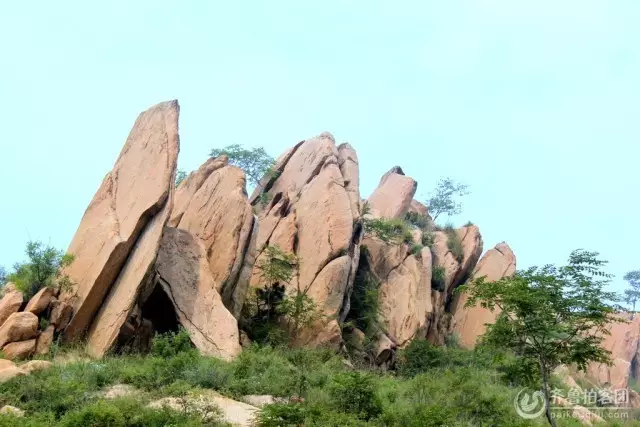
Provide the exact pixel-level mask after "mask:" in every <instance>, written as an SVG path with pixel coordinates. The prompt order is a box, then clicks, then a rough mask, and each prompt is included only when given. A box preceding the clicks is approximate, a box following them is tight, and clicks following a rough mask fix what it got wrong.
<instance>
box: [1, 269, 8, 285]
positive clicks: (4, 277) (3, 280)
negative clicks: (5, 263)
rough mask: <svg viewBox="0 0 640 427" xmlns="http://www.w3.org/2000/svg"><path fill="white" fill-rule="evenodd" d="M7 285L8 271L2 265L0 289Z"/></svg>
mask: <svg viewBox="0 0 640 427" xmlns="http://www.w3.org/2000/svg"><path fill="white" fill-rule="evenodd" d="M6 283H7V270H5V269H4V267H2V266H1V265H0V288H2V287H3V286H4V285H5V284H6Z"/></svg>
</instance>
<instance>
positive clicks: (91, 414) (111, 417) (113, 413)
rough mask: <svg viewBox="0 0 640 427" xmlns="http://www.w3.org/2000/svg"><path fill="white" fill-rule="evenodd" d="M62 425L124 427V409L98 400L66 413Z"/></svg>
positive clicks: (62, 426)
mask: <svg viewBox="0 0 640 427" xmlns="http://www.w3.org/2000/svg"><path fill="white" fill-rule="evenodd" d="M60 426H61V427H86V426H100V427H124V426H125V419H124V415H122V411H120V409H118V407H116V406H115V405H113V404H112V403H108V402H96V403H92V404H90V405H87V406H85V407H84V408H82V409H79V410H77V411H74V412H70V413H69V414H67V415H65V416H64V417H63V418H62V420H61V421H60Z"/></svg>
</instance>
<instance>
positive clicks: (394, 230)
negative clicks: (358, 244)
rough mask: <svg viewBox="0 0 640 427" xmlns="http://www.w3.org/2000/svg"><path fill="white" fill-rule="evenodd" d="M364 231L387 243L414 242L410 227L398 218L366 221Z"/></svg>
mask: <svg viewBox="0 0 640 427" xmlns="http://www.w3.org/2000/svg"><path fill="white" fill-rule="evenodd" d="M364 231H365V233H366V234H369V235H373V236H376V237H377V238H378V239H380V240H382V241H383V242H385V243H396V244H399V243H412V242H413V234H412V233H411V230H410V228H409V226H408V225H407V223H406V222H405V221H404V220H402V219H398V218H373V219H364Z"/></svg>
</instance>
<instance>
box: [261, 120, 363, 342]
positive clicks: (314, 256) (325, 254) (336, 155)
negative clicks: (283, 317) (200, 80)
mask: <svg viewBox="0 0 640 427" xmlns="http://www.w3.org/2000/svg"><path fill="white" fill-rule="evenodd" d="M275 170H276V173H275V174H271V175H269V176H267V177H265V178H264V179H263V180H262V181H261V183H260V184H259V185H258V187H257V189H256V191H255V192H254V194H253V195H252V197H251V199H250V200H251V203H252V205H253V206H254V207H255V209H256V211H258V212H259V221H260V228H259V233H258V236H257V239H256V248H257V253H258V257H257V262H258V263H259V262H260V261H261V259H264V255H263V251H264V249H265V247H266V246H267V245H278V246H280V248H281V249H282V250H283V251H285V252H291V253H293V254H295V255H296V257H297V258H298V259H299V260H300V266H299V269H298V271H297V274H296V277H295V278H294V279H293V281H292V283H290V284H289V285H288V292H296V290H300V291H301V292H305V293H306V294H307V295H308V296H309V297H311V298H312V299H313V300H314V301H315V303H316V304H317V306H318V308H319V309H320V310H321V311H322V313H323V314H324V315H325V316H326V320H324V321H322V322H321V324H320V323H319V324H317V325H314V326H313V327H311V328H309V329H308V330H306V331H304V332H303V333H302V334H301V336H300V337H299V340H298V341H299V344H304V345H335V346H337V345H338V344H339V342H340V339H341V334H340V325H339V322H340V316H341V309H342V308H343V306H344V305H345V298H348V294H349V289H350V288H351V285H352V283H353V278H354V275H355V269H356V266H357V264H358V258H359V243H360V239H361V234H362V228H361V226H360V225H359V220H360V210H359V201H360V197H359V194H358V188H357V182H358V160H357V157H356V154H355V151H354V150H353V149H352V148H351V147H350V146H349V145H348V144H343V145H341V146H340V147H336V144H335V140H334V138H333V136H332V135H331V134H328V133H323V134H321V135H319V136H317V137H315V138H312V139H308V140H305V141H302V142H300V143H299V144H297V145H296V146H295V147H293V148H292V149H291V150H289V151H288V152H287V153H285V154H284V155H283V156H281V157H280V158H279V159H278V161H277V162H276V166H275ZM261 257H262V258H261ZM259 282H260V279H259V272H258V271H257V269H254V271H253V277H252V284H253V285H254V286H259V285H260V283H259Z"/></svg>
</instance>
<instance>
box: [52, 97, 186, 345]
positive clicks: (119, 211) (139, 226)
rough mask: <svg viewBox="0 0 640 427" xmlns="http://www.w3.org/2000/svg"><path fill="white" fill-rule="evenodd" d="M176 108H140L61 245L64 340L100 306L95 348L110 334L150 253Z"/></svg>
mask: <svg viewBox="0 0 640 427" xmlns="http://www.w3.org/2000/svg"><path fill="white" fill-rule="evenodd" d="M178 115H179V107H178V102H177V101H170V102H164V103H161V104H158V105H155V106H154V107H152V108H150V109H149V110H147V111H145V112H143V113H142V114H140V116H139V117H138V119H137V120H136V123H135V124H134V126H133V129H132V130H131V133H130V134H129V137H128V139H127V142H126V144H125V146H124V148H123V149H122V151H121V153H120V156H119V157H118V160H117V161H116V163H115V165H114V167H113V169H112V170H111V172H109V173H108V174H107V176H106V177H105V178H104V180H103V181H102V185H101V186H100V188H99V189H98V191H97V192H96V194H95V196H94V197H93V200H92V201H91V203H90V204H89V207H88V208H87V210H86V212H85V213H84V216H83V217H82V220H81V222H80V225H79V227H78V230H77V231H76V234H75V235H74V237H73V240H72V242H71V245H70V246H69V249H68V252H69V253H71V254H73V255H75V260H74V262H73V264H72V265H71V266H70V267H69V268H68V270H67V273H68V275H69V277H70V278H71V280H72V281H73V282H74V283H75V284H76V286H75V287H74V290H73V291H72V292H67V293H65V294H64V295H63V301H65V302H69V303H70V304H71V305H72V306H73V308H74V313H73V318H72V319H71V322H70V323H69V325H68V326H67V328H66V329H65V332H64V334H65V337H66V339H67V340H74V339H76V338H80V337H81V336H83V334H84V333H85V332H86V331H88V330H89V329H90V328H92V324H94V323H95V322H94V318H95V316H96V314H97V313H98V311H99V310H100V311H101V315H100V317H101V319H100V321H102V320H103V319H104V322H103V323H102V324H100V325H98V326H95V325H94V326H93V330H92V331H91V335H92V338H91V339H92V341H93V344H94V345H96V346H97V347H96V350H95V352H96V353H101V352H102V351H104V350H105V349H106V347H107V346H108V344H109V343H110V342H112V341H113V339H114V337H115V335H116V334H117V330H118V329H119V328H120V326H121V325H120V324H119V322H120V321H121V319H122V317H123V316H122V315H121V314H120V311H126V310H127V308H128V307H129V306H130V301H131V299H132V296H135V295H136V294H137V293H138V287H139V286H140V283H141V282H140V281H139V280H138V279H139V277H137V276H138V274H137V271H134V270H142V273H143V275H144V272H146V270H148V268H149V265H150V264H152V263H153V261H154V259H155V253H157V250H158V247H159V242H160V236H159V235H158V233H157V231H158V230H160V232H161V230H162V228H163V227H164V222H166V219H167V218H168V211H170V208H171V206H170V203H171V201H170V200H171V190H172V188H173V181H174V177H175V171H176V162H177V157H178V151H179V137H178ZM148 240H152V242H150V241H148ZM142 250H144V251H149V253H146V254H143V253H141V252H140V251H142ZM134 276H135V277H134ZM116 283H117V286H114V285H115V284H116ZM123 288H124V289H123ZM125 290H126V292H125ZM122 293H126V294H127V300H126V301H118V298H119V297H120V296H121V294H122ZM105 299H109V300H108V301H107V307H103V302H105ZM101 307H102V308H101ZM116 311H118V313H116ZM124 316H126V313H125V315H124ZM107 322H109V323H107ZM111 322H113V323H111ZM103 327H105V328H108V329H109V330H108V331H106V330H104V331H103V329H102V328H103Z"/></svg>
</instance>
